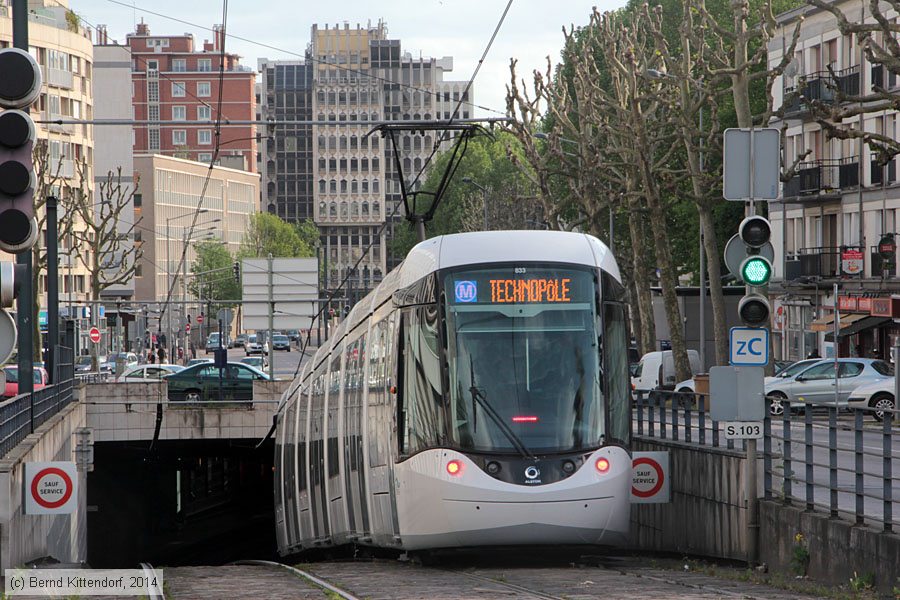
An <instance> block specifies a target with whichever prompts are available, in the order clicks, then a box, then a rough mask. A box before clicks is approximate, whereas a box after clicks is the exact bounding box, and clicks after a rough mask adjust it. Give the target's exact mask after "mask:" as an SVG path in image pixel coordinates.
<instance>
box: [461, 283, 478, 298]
mask: <svg viewBox="0 0 900 600" xmlns="http://www.w3.org/2000/svg"><path fill="white" fill-rule="evenodd" d="M456 301H457V302H477V301H478V285H477V284H476V283H475V282H474V281H457V282H456Z"/></svg>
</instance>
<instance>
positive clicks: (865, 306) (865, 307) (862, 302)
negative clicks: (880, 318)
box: [856, 298, 872, 313]
mask: <svg viewBox="0 0 900 600" xmlns="http://www.w3.org/2000/svg"><path fill="white" fill-rule="evenodd" d="M856 305H857V309H858V310H860V311H861V312H867V313H870V312H872V299H871V298H860V299H859V300H858V301H857V302H856Z"/></svg>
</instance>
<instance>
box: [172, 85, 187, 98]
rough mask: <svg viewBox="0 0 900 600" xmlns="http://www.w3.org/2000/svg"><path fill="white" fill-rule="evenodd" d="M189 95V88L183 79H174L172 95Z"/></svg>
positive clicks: (174, 96)
mask: <svg viewBox="0 0 900 600" xmlns="http://www.w3.org/2000/svg"><path fill="white" fill-rule="evenodd" d="M186 95H187V88H186V87H185V86H184V82H183V81H173V82H172V97H173V98H184V97H185V96H186Z"/></svg>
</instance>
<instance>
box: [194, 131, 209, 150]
mask: <svg viewBox="0 0 900 600" xmlns="http://www.w3.org/2000/svg"><path fill="white" fill-rule="evenodd" d="M197 143H198V144H203V145H204V146H206V145H209V144H212V130H211V129H201V130H199V131H198V132H197Z"/></svg>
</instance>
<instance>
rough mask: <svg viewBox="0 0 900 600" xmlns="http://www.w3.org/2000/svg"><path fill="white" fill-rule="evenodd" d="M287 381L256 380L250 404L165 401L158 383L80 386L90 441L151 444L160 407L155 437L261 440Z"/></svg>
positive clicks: (161, 385) (166, 397)
mask: <svg viewBox="0 0 900 600" xmlns="http://www.w3.org/2000/svg"><path fill="white" fill-rule="evenodd" d="M288 385H290V381H259V382H254V385H253V399H254V403H253V404H236V405H234V406H222V405H210V406H203V405H202V404H199V405H185V404H184V403H183V402H169V400H168V394H167V390H166V384H165V382H162V383H94V384H87V385H85V386H84V389H85V398H86V403H87V423H88V427H90V428H91V429H93V430H94V442H119V441H136V440H152V439H153V434H154V431H155V428H156V415H157V407H158V406H159V405H162V409H163V410H162V415H163V419H162V423H161V425H160V432H159V439H161V440H194V439H227V438H232V439H234V438H254V439H261V438H262V437H263V436H265V435H266V433H267V432H268V431H269V428H270V427H271V426H272V415H273V414H274V413H275V409H276V407H277V404H275V403H274V402H277V401H278V400H279V399H280V398H281V394H282V392H283V391H284V390H285V389H286V388H287V386H288Z"/></svg>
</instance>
